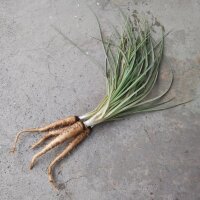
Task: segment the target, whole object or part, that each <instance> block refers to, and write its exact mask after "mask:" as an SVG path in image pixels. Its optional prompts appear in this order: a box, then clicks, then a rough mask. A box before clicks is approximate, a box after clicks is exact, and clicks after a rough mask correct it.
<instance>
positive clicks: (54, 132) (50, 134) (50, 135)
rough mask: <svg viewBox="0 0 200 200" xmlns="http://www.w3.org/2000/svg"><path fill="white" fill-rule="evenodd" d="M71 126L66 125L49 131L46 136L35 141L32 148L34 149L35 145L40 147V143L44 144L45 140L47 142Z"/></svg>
mask: <svg viewBox="0 0 200 200" xmlns="http://www.w3.org/2000/svg"><path fill="white" fill-rule="evenodd" d="M68 128H69V127H65V128H60V129H58V130H53V131H49V132H48V133H47V134H46V135H45V136H44V137H42V138H41V139H40V140H38V141H37V142H36V143H34V144H33V145H32V146H31V149H34V148H35V147H38V146H39V145H40V144H42V143H43V142H45V140H47V139H49V138H50V137H53V136H58V135H60V134H62V133H64V132H66V131H67V129H68Z"/></svg>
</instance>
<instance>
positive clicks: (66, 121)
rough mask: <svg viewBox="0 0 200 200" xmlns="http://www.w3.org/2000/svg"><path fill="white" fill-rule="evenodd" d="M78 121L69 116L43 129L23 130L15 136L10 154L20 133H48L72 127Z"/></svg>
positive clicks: (76, 118)
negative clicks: (56, 129)
mask: <svg viewBox="0 0 200 200" xmlns="http://www.w3.org/2000/svg"><path fill="white" fill-rule="evenodd" d="M78 120H79V118H78V117H77V116H69V117H66V118H65V119H60V120H58V121H55V122H53V123H51V124H49V125H46V126H44V127H41V128H31V129H25V130H23V131H20V132H19V133H17V135H16V138H15V141H14V144H13V147H12V148H11V150H10V152H13V153H14V152H15V150H16V145H17V142H18V140H19V137H20V135H21V134H22V133H26V132H30V133H33V132H46V131H50V130H52V129H55V128H59V127H64V126H69V125H72V124H74V123H75V122H77V121H78Z"/></svg>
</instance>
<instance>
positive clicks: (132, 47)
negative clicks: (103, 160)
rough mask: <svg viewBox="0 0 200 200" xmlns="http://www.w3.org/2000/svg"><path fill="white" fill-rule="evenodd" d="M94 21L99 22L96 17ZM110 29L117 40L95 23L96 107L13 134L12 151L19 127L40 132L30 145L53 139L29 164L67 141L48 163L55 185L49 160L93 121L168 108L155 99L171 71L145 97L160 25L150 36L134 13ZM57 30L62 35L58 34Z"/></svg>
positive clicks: (155, 71) (153, 75) (153, 76)
mask: <svg viewBox="0 0 200 200" xmlns="http://www.w3.org/2000/svg"><path fill="white" fill-rule="evenodd" d="M97 21H98V19H97ZM98 24H99V27H100V23H99V21H98ZM59 32H60V31H59ZM60 33H61V32H60ZM115 33H116V35H117V38H118V39H117V40H115V41H117V42H114V41H113V40H112V37H110V38H108V39H105V38H104V36H103V33H102V30H101V27H100V35H101V41H102V44H103V47H104V51H105V55H106V70H105V71H106V73H105V77H106V95H105V96H104V98H103V99H102V100H101V102H100V103H99V104H98V105H97V107H96V108H95V109H94V110H92V111H91V112H88V113H86V114H84V115H81V116H69V117H66V118H64V119H61V120H58V121H56V122H53V123H51V124H49V125H47V126H44V127H41V128H31V129H25V130H23V131H21V132H19V133H18V134H17V136H16V139H15V143H14V147H13V149H12V151H13V152H14V151H15V149H16V143H17V141H18V139H19V136H20V135H21V134H22V133H24V132H30V133H31V132H46V133H45V135H44V136H43V137H42V138H41V139H40V140H39V141H37V142H36V143H34V144H33V145H32V148H35V147H38V146H39V145H41V144H43V143H44V142H45V141H46V140H47V139H49V138H53V139H52V140H51V141H50V142H49V144H47V145H46V146H45V147H44V148H43V149H42V150H41V151H39V152H38V153H37V154H35V155H34V156H33V158H32V160H31V164H30V169H32V168H33V166H34V164H35V162H36V160H37V159H38V158H39V157H40V156H42V155H44V154H45V153H46V152H48V151H49V150H51V149H53V148H54V147H56V146H58V145H60V144H62V143H64V142H65V141H68V140H70V143H69V144H68V145H67V147H66V148H65V149H64V150H63V152H61V153H60V154H58V155H57V156H56V158H55V159H54V160H53V161H52V162H51V163H50V165H49V167H48V178H49V181H50V183H52V184H53V185H54V186H56V184H55V180H54V177H53V169H54V166H55V164H56V163H57V162H58V161H60V160H61V159H63V158H64V157H65V156H66V155H68V154H69V152H70V151H72V150H73V149H74V148H75V147H76V146H77V145H78V144H79V143H80V142H81V141H83V140H84V139H85V138H86V137H87V136H88V134H89V133H90V132H91V130H92V128H93V127H94V126H96V125H98V124H101V123H103V122H107V121H113V120H119V119H121V118H124V117H126V116H128V115H132V114H137V113H143V112H151V111H157V110H163V109H166V108H169V106H166V104H167V103H168V102H169V101H171V100H172V99H169V100H167V101H162V102H161V101H160V100H161V98H162V97H163V96H164V95H165V94H166V93H167V92H168V91H169V90H170V88H171V85H172V81H173V74H171V78H170V83H169V87H168V88H167V89H166V90H165V91H164V92H162V93H161V94H160V95H158V96H155V97H152V96H150V93H151V91H152V89H153V88H154V86H155V84H156V80H157V79H158V75H159V71H160V63H161V60H162V57H163V49H164V38H165V34H164V29H163V28H161V36H160V38H159V39H158V40H155V39H154V38H153V36H152V27H151V26H150V25H149V23H148V21H147V20H144V19H142V20H141V19H140V20H139V19H138V18H137V17H136V18H135V19H134V21H133V20H132V18H131V17H125V25H124V27H123V29H122V32H119V31H115ZM61 34H62V33H61ZM62 35H63V36H64V37H65V38H67V37H66V36H65V35H64V34H62ZM67 39H68V38H67ZM68 40H69V41H71V40H70V39H68ZM71 42H72V41H71ZM72 44H74V43H73V42H72ZM74 45H75V46H76V44H74ZM79 49H80V48H79ZM80 50H82V49H80ZM171 107H172V106H171Z"/></svg>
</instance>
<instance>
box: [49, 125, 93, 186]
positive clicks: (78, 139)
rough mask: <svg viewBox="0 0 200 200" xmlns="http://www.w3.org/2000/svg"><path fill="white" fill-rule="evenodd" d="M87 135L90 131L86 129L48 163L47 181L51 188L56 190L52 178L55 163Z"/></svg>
mask: <svg viewBox="0 0 200 200" xmlns="http://www.w3.org/2000/svg"><path fill="white" fill-rule="evenodd" d="M89 133H90V129H89V128H87V129H86V130H85V131H83V132H82V133H81V134H80V135H78V136H77V137H76V138H75V139H74V140H72V142H71V143H69V144H68V146H67V147H66V148H65V149H64V151H63V152H62V153H60V154H59V155H57V157H56V158H55V159H54V160H53V161H52V162H51V163H50V165H49V167H48V179H49V182H50V183H51V184H52V185H53V187H55V188H56V182H55V180H54V177H53V169H54V166H55V165H56V163H57V162H59V161H60V160H61V159H63V158H64V157H65V156H67V155H68V154H69V153H70V152H71V151H72V150H73V149H74V148H75V147H76V146H77V145H78V144H79V143H80V142H81V141H83V140H84V139H85V138H86V137H87V135H88V134H89Z"/></svg>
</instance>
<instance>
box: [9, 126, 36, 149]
mask: <svg viewBox="0 0 200 200" xmlns="http://www.w3.org/2000/svg"><path fill="white" fill-rule="evenodd" d="M28 132H29V133H34V132H39V128H32V129H25V130H23V131H20V132H18V133H17V135H16V137H15V141H14V144H13V147H12V148H11V150H10V152H12V153H14V152H15V151H16V145H17V142H18V140H19V137H20V135H21V134H23V133H28Z"/></svg>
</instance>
